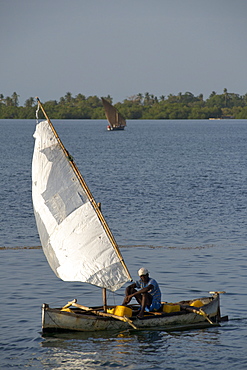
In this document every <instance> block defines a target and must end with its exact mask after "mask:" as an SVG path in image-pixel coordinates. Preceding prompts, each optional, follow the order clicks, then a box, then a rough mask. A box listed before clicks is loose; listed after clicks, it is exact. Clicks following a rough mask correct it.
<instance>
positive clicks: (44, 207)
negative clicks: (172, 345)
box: [32, 98, 222, 333]
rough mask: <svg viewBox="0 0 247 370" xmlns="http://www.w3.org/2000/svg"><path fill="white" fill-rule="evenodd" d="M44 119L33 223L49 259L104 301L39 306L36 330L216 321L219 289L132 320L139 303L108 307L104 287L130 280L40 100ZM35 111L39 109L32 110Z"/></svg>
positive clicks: (38, 138)
mask: <svg viewBox="0 0 247 370" xmlns="http://www.w3.org/2000/svg"><path fill="white" fill-rule="evenodd" d="M37 102H38V109H41V110H42V112H43V114H44V116H45V118H46V119H45V120H44V121H41V122H38V118H37V125H36V130H35V133H34V138H35V145H34V153H33V161H32V199H33V207H34V214H35V219H36V224H37V228H38V232H39V236H40V240H41V244H42V248H43V251H44V254H45V256H46V258H47V261H48V263H49V265H50V267H51V269H52V270H53V271H54V273H55V274H56V276H57V277H58V278H60V279H62V280H64V281H71V282H72V281H76V282H84V283H88V284H92V285H95V286H97V287H99V288H101V289H102V290H103V304H102V305H101V306H98V307H88V306H84V305H82V304H79V303H77V300H76V299H74V300H72V301H69V302H68V303H67V304H65V305H64V306H63V307H59V308H51V307H49V305H48V304H45V303H44V304H43V307H42V331H43V333H47V332H58V331H82V332H86V331H100V330H102V331H103V330H125V329H133V330H140V329H150V330H151V329H154V330H155V329H158V330H159V329H165V330H169V329H171V330H181V329H184V328H192V327H205V326H208V325H219V322H220V321H221V315H220V300H219V294H220V293H222V292H211V293H212V296H209V297H202V298H197V299H190V300H187V301H181V302H177V303H167V302H163V303H162V307H161V308H160V310H159V311H157V312H145V313H144V317H143V318H141V319H140V318H138V317H137V313H138V306H137V305H131V304H128V305H127V306H121V305H116V306H112V305H111V306H108V305H107V301H106V291H107V290H109V291H112V292H114V291H116V290H117V289H119V288H121V287H122V286H123V285H124V284H125V283H126V282H128V281H132V278H131V276H130V273H129V271H128V268H127V266H126V264H125V262H124V260H123V257H122V255H121V253H120V250H119V248H118V245H117V243H116V241H115V239H114V237H113V234H112V232H111V230H110V228H109V226H108V224H107V223H106V221H105V219H104V216H103V214H102V212H101V209H100V204H97V203H96V201H95V199H94V198H93V196H92V194H91V192H90V190H89V188H88V186H87V184H86V183H85V181H84V179H83V177H82V175H81V173H80V172H79V170H78V168H77V166H76V164H75V162H74V160H73V158H72V156H71V155H70V154H69V153H68V151H67V150H66V149H65V147H64V145H63V144H62V142H61V140H60V138H59V136H58V134H57V132H56V130H55V128H54V126H53V124H52V123H51V121H50V119H49V117H48V116H47V114H46V112H45V110H44V108H43V106H42V104H41V102H40V100H39V99H38V98H37ZM38 109H37V115H38Z"/></svg>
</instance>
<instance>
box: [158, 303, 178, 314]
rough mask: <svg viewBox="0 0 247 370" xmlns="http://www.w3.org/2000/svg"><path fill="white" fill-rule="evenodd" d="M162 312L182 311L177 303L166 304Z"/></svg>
mask: <svg viewBox="0 0 247 370" xmlns="http://www.w3.org/2000/svg"><path fill="white" fill-rule="evenodd" d="M162 311H163V312H165V313H171V312H178V311H180V305H179V304H176V303H165V304H163V308H162Z"/></svg>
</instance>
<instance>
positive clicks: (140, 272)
mask: <svg viewBox="0 0 247 370" xmlns="http://www.w3.org/2000/svg"><path fill="white" fill-rule="evenodd" d="M147 274H149V271H148V270H147V269H145V268H144V267H142V268H140V270H139V271H138V275H139V276H142V275H147Z"/></svg>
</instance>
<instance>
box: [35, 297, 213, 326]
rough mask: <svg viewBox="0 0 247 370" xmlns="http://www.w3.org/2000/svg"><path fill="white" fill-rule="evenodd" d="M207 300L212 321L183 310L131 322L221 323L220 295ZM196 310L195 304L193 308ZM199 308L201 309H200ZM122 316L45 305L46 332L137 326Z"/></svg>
mask: <svg viewBox="0 0 247 370" xmlns="http://www.w3.org/2000/svg"><path fill="white" fill-rule="evenodd" d="M200 300H202V301H203V303H205V304H204V305H203V306H202V307H201V308H202V309H203V312H204V313H205V314H206V315H207V316H208V318H210V321H212V322H213V323H211V324H210V323H209V322H208V321H207V319H206V317H205V316H202V315H201V314H199V313H195V312H189V311H188V310H190V308H189V307H188V309H184V308H183V309H181V310H180V311H179V312H172V313H163V312H160V313H146V314H145V316H144V318H143V319H138V318H137V317H134V316H133V317H131V318H130V320H131V323H132V324H133V325H134V327H135V328H136V329H165V330H169V328H172V329H173V330H176V328H177V330H181V328H183V329H186V328H193V327H200V326H203V327H205V326H210V325H214V324H215V325H219V321H220V305H219V295H218V294H216V295H214V296H213V297H206V298H200ZM188 303H189V301H183V302H179V304H181V307H187V305H188ZM191 309H193V310H195V307H191ZM197 310H198V311H199V309H197ZM122 319H123V317H122V318H119V319H116V318H115V317H103V316H97V315H95V314H92V313H90V312H84V311H80V310H76V309H74V310H73V309H72V310H71V309H69V310H68V311H66V310H61V308H50V307H49V306H48V305H47V304H44V305H43V307H42V331H43V333H47V332H62V331H78V332H90V331H104V330H114V331H119V330H120V331H121V330H126V329H133V326H131V325H130V323H129V322H124V321H122Z"/></svg>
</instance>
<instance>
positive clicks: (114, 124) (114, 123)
mask: <svg viewBox="0 0 247 370" xmlns="http://www.w3.org/2000/svg"><path fill="white" fill-rule="evenodd" d="M101 100H102V103H103V107H104V110H105V115H106V118H107V120H108V123H109V125H108V126H107V130H108V131H117V130H124V128H125V126H126V120H125V118H124V117H123V116H122V115H121V114H120V113H119V112H118V110H117V109H116V108H115V107H114V106H113V105H112V104H111V103H109V102H108V100H106V99H104V98H101Z"/></svg>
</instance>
